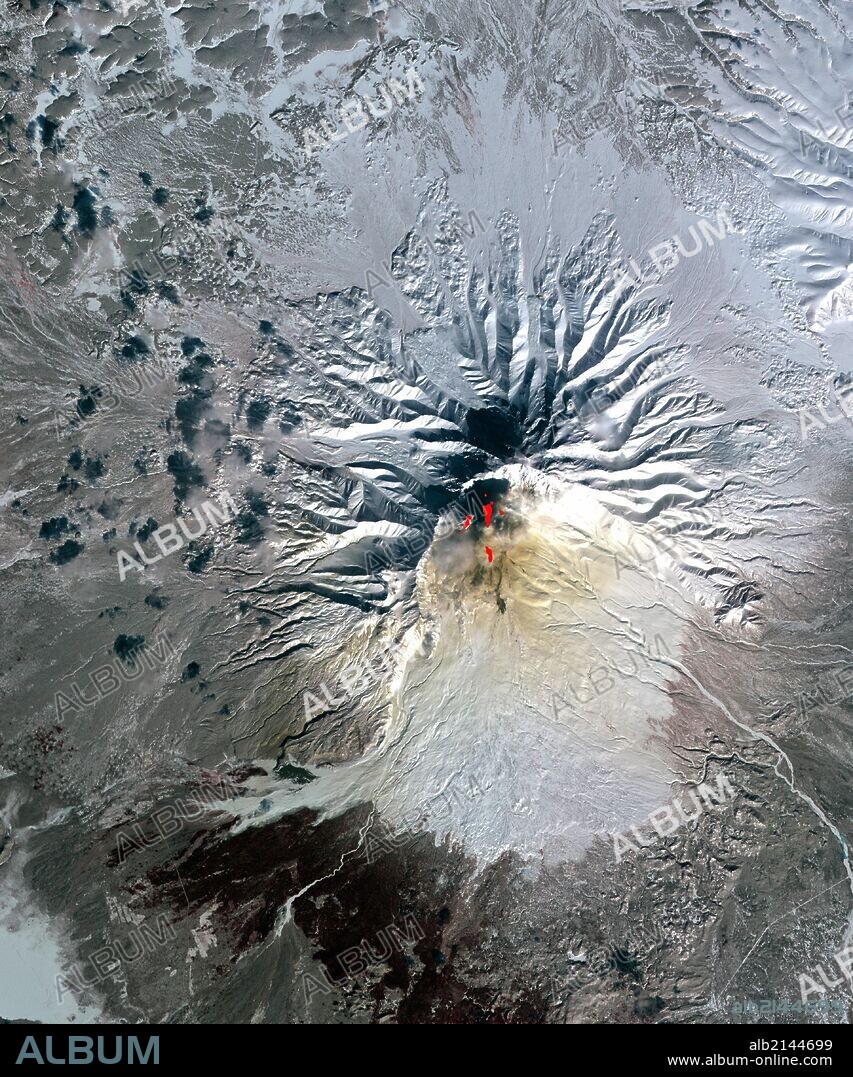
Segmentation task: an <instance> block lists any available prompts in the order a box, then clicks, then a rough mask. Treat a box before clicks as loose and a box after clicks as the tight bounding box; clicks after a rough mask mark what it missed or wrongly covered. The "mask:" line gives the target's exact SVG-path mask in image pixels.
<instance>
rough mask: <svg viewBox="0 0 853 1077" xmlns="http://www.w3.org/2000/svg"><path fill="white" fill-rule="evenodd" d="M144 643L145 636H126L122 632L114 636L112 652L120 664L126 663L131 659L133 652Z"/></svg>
mask: <svg viewBox="0 0 853 1077" xmlns="http://www.w3.org/2000/svg"><path fill="white" fill-rule="evenodd" d="M144 643H145V636H127V635H125V633H124V632H122V633H121V635H119V636H116V639H115V643H114V644H113V650H114V651H115V653H116V654H117V655H118V657H119V658H120V659H121V660H122V662H127V661H128V660H129V659H130V658H131V657H132V655H133V652H134V651H135V650H137V649H138V648H139V647H141V646H142V645H143V644H144Z"/></svg>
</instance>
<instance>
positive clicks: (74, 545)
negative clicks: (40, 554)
mask: <svg viewBox="0 0 853 1077" xmlns="http://www.w3.org/2000/svg"><path fill="white" fill-rule="evenodd" d="M83 549H84V546H83V543H82V542H75V540H74V539H66V541H65V542H63V543H62V545H61V546H57V548H56V549H55V550H52V551H51V554H50V560H51V561H52V562H53V563H54V564H55V565H67V564H68V562H69V561H73V559H74V558H75V557H77V556H78V555H79V554H81V553H82V552H83Z"/></svg>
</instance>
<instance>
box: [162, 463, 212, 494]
mask: <svg viewBox="0 0 853 1077" xmlns="http://www.w3.org/2000/svg"><path fill="white" fill-rule="evenodd" d="M166 467H167V469H168V471H169V474H170V475H171V476H172V478H173V479H174V480H175V484H174V490H175V497H176V498H177V499H178V500H179V501H183V500H185V498H186V496H187V494H188V493H189V491H190V490H191V489H192V488H193V487H195V486H204V485H205V479H204V473H203V472H202V470H201V468H200V467H199V466H198V464H196V463H195V462H194V460H193V459H192V457H190V456H188V455H187V454H186V453H185V452H182V451H180V450H178V451H177V452H173V453H172V454H171V455H170V456H169V457H167V459H166Z"/></svg>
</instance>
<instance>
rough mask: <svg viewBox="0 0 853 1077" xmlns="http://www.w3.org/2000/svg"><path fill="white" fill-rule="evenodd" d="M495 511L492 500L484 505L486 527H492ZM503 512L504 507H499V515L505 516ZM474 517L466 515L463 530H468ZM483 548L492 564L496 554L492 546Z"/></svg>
mask: <svg viewBox="0 0 853 1077" xmlns="http://www.w3.org/2000/svg"><path fill="white" fill-rule="evenodd" d="M493 511H494V505H493V504H492V502H491V501H490V502H489V503H488V505H483V516H484V517H485V521H486V527H491V526H492V512H493ZM503 514H504V510H503V509H498V515H499V516H503ZM473 519H474V517H473V516H466V517H465V523H464V524H463V525H462V530H463V531H467V530H468V528H469V527H470V526H471V521H472V520H473ZM483 549H484V550H485V551H486V557H488V559H489V564H491V563H492V561H493V560H494V556H495V555H494V553H493V551H492V548H491V546H484V547H483Z"/></svg>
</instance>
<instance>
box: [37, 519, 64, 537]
mask: <svg viewBox="0 0 853 1077" xmlns="http://www.w3.org/2000/svg"><path fill="white" fill-rule="evenodd" d="M68 527H69V524H68V517H67V516H51V518H50V519H49V520H44V521H43V522H42V525H41V528H40V529H39V538H43V539H55V538H59V536H60V535H61V534H63V533H64V532H65V531H67V530H68Z"/></svg>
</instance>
